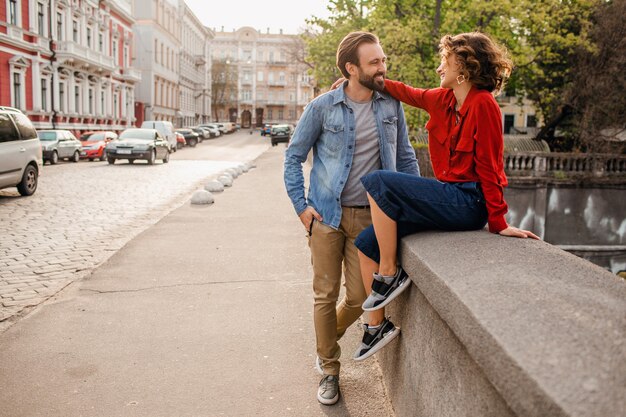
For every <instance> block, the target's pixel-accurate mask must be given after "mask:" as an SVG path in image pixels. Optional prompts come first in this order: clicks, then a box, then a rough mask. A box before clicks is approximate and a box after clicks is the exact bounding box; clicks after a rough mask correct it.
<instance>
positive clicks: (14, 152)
mask: <svg viewBox="0 0 626 417" xmlns="http://www.w3.org/2000/svg"><path fill="white" fill-rule="evenodd" d="M42 165H43V160H42V158H41V144H40V142H39V139H38V138H37V131H35V128H34V127H33V125H32V123H31V122H30V120H28V117H26V116H25V115H24V114H23V113H22V112H21V111H19V110H17V109H11V108H7V107H3V108H0V188H6V187H15V186H17V191H18V192H19V193H20V194H21V195H23V196H29V195H32V194H33V193H34V192H35V191H36V190H37V184H38V180H39V174H40V173H41V167H42Z"/></svg>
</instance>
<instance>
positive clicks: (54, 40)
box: [0, 0, 140, 134]
mask: <svg viewBox="0 0 626 417" xmlns="http://www.w3.org/2000/svg"><path fill="white" fill-rule="evenodd" d="M133 23H134V19H133V18H132V4H131V3H130V1H126V0H108V1H95V0H94V1H90V0H28V1H20V0H6V1H2V2H0V105H6V106H12V107H17V108H19V109H21V110H22V111H24V112H25V113H26V114H27V115H28V116H29V118H30V119H31V120H32V121H33V124H34V125H35V127H37V128H39V129H68V130H72V131H74V133H75V134H80V133H81V132H84V131H88V130H114V131H121V130H123V129H125V128H126V127H129V126H132V125H133V123H134V122H135V118H134V95H135V85H136V83H137V82H139V81H140V74H139V72H138V71H136V70H135V69H134V68H133V67H132V55H133V32H132V25H133Z"/></svg>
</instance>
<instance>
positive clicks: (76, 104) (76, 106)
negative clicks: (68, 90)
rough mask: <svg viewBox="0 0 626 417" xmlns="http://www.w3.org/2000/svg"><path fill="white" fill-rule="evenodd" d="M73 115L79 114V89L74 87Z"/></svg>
mask: <svg viewBox="0 0 626 417" xmlns="http://www.w3.org/2000/svg"><path fill="white" fill-rule="evenodd" d="M74 113H80V87H79V86H77V85H76V86H74Z"/></svg>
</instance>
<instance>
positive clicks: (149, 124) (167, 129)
mask: <svg viewBox="0 0 626 417" xmlns="http://www.w3.org/2000/svg"><path fill="white" fill-rule="evenodd" d="M141 128H142V129H156V130H158V131H159V133H160V134H161V136H163V138H164V139H165V140H166V141H167V143H169V146H170V151H172V152H176V134H174V125H172V122H168V121H165V120H146V121H145V122H143V123H142V124H141Z"/></svg>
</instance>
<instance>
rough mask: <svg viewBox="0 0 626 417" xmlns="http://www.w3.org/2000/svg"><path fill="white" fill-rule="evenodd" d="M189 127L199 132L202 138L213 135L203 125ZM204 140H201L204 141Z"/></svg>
mask: <svg viewBox="0 0 626 417" xmlns="http://www.w3.org/2000/svg"><path fill="white" fill-rule="evenodd" d="M189 129H191V130H192V131H194V132H195V133H197V134H198V136H199V137H200V138H202V140H205V139H211V138H212V137H213V135H212V134H211V132H210V131H209V129H205V128H203V127H190V128H189ZM202 140H201V141H200V142H202Z"/></svg>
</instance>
